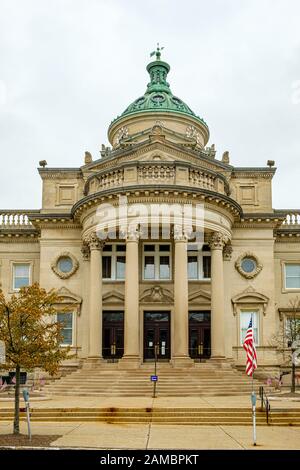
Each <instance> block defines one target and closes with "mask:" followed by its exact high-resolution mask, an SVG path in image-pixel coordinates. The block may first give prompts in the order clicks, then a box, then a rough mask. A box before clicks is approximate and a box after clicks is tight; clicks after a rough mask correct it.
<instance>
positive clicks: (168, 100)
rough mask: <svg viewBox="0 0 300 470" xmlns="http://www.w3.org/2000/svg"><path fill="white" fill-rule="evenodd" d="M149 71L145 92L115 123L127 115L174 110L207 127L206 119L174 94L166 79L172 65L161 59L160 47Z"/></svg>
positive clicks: (148, 68) (149, 66) (148, 66)
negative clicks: (197, 114)
mask: <svg viewBox="0 0 300 470" xmlns="http://www.w3.org/2000/svg"><path fill="white" fill-rule="evenodd" d="M147 71H148V73H149V75H150V82H149V83H148V85H147V90H146V92H145V94H144V95H143V96H140V97H139V98H138V99H136V100H135V101H134V102H133V103H131V104H130V105H129V106H128V107H127V108H126V109H125V111H124V112H123V113H122V114H121V116H118V117H117V118H116V119H115V120H114V121H113V123H115V122H116V121H117V120H119V119H122V118H124V117H125V116H129V115H132V114H137V113H145V112H153V113H157V112H164V113H165V112H170V113H172V112H173V113H179V114H186V115H188V116H191V117H193V118H195V119H197V120H198V121H200V122H201V123H202V124H204V125H205V126H206V127H207V125H206V123H205V121H204V120H203V119H201V118H200V117H199V116H196V115H195V113H194V112H193V111H192V110H191V108H190V107H189V106H188V105H187V104H186V103H184V101H182V100H181V99H180V98H177V96H174V95H173V93H172V91H171V89H170V85H169V83H168V82H167V80H166V78H167V75H168V72H169V71H170V66H169V64H167V63H166V62H163V61H162V60H160V49H159V48H158V49H157V51H156V60H155V61H153V62H150V64H148V65H147Z"/></svg>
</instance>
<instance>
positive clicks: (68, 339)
mask: <svg viewBox="0 0 300 470" xmlns="http://www.w3.org/2000/svg"><path fill="white" fill-rule="evenodd" d="M57 321H58V322H59V323H62V330H61V334H62V336H63V340H62V343H61V344H62V345H66V346H70V345H72V344H73V313H72V312H68V313H58V314H57Z"/></svg>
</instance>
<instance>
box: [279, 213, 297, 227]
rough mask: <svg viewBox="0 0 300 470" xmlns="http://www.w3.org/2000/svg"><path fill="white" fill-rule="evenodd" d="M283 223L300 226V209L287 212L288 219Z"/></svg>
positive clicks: (284, 224)
mask: <svg viewBox="0 0 300 470" xmlns="http://www.w3.org/2000/svg"><path fill="white" fill-rule="evenodd" d="M282 225H283V226H287V227H290V226H297V225H298V226H300V209H299V210H295V211H289V212H287V214H286V219H285V221H284V222H283V224H282Z"/></svg>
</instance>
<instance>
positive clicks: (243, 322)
mask: <svg viewBox="0 0 300 470" xmlns="http://www.w3.org/2000/svg"><path fill="white" fill-rule="evenodd" d="M251 316H252V322H253V334H254V343H255V345H256V346H258V345H259V328H258V325H259V317H258V311H257V310H253V311H250V310H244V311H241V312H240V344H241V346H242V345H243V342H244V339H245V336H246V333H247V330H248V326H249V322H250V319H251Z"/></svg>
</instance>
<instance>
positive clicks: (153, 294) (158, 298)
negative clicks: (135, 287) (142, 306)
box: [140, 286, 174, 304]
mask: <svg viewBox="0 0 300 470" xmlns="http://www.w3.org/2000/svg"><path fill="white" fill-rule="evenodd" d="M140 302H142V303H151V304H152V303H173V302H174V299H173V294H172V292H171V291H169V290H168V289H165V288H163V287H161V286H153V287H150V288H149V289H146V290H145V291H144V292H143V293H142V295H141V296H140Z"/></svg>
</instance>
